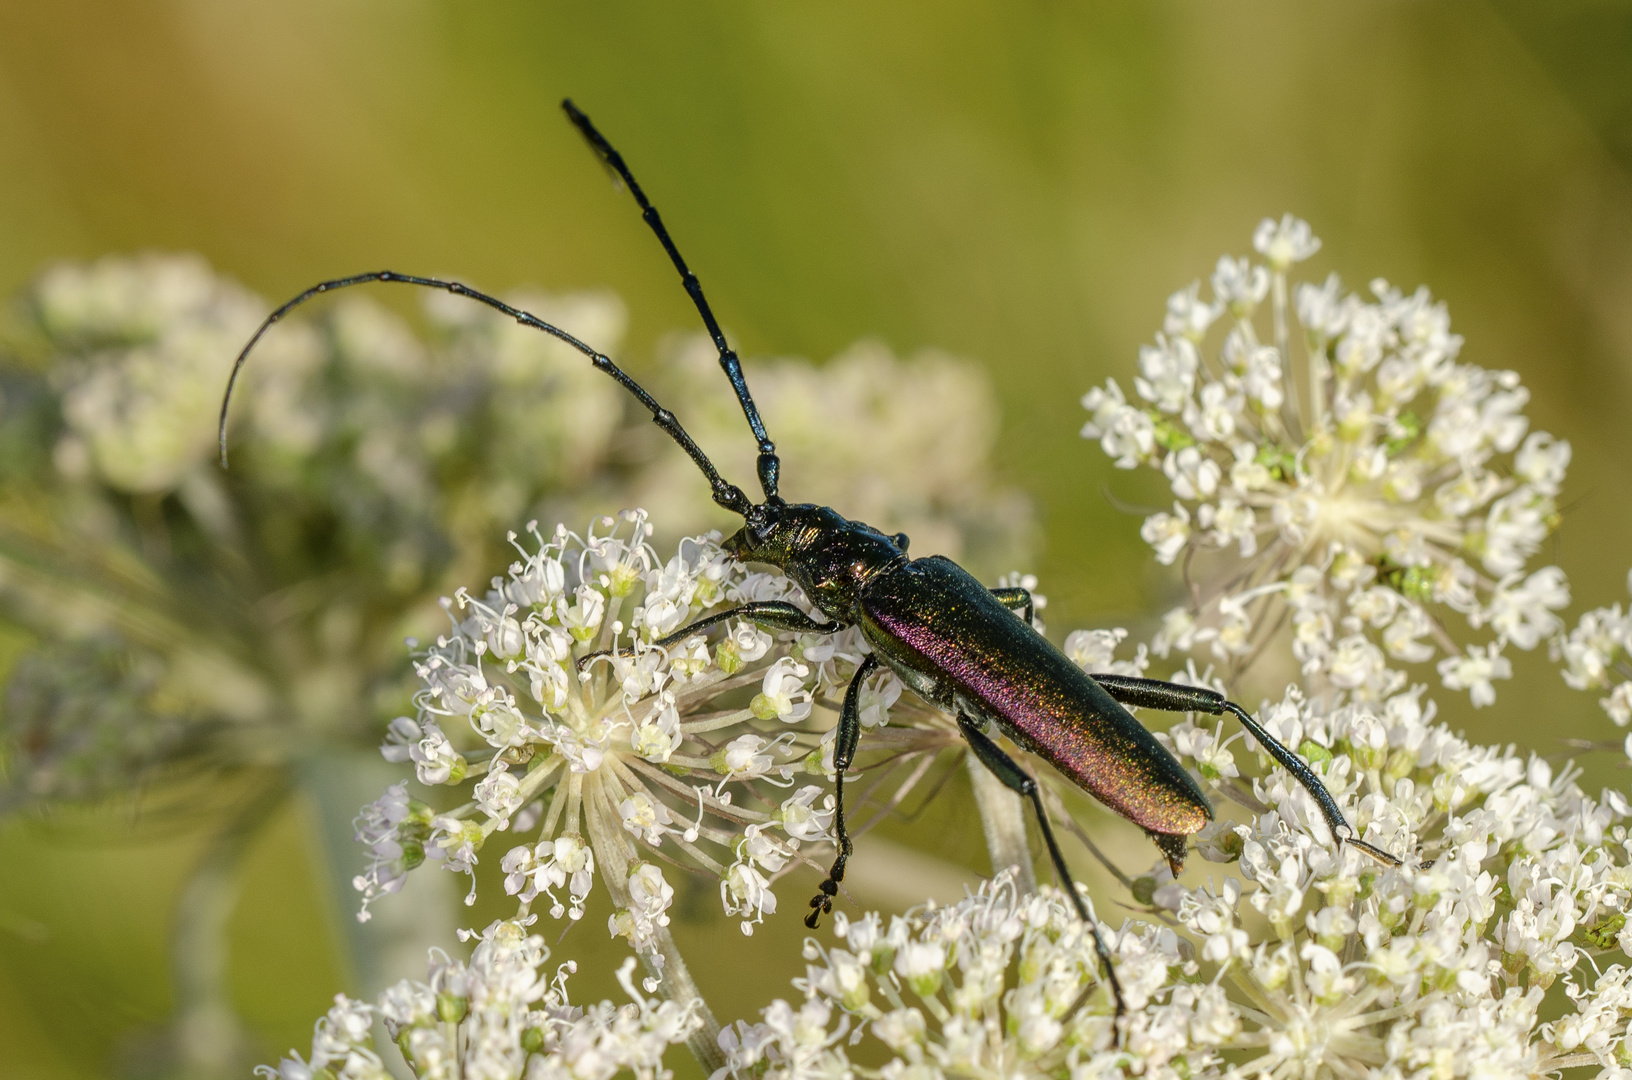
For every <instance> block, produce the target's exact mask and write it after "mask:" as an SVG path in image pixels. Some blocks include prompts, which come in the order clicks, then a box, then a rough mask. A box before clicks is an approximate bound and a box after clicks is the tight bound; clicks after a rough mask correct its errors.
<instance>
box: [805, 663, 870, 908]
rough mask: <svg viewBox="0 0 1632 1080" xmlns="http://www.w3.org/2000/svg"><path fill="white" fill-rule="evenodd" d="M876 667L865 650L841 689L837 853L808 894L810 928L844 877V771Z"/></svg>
mask: <svg viewBox="0 0 1632 1080" xmlns="http://www.w3.org/2000/svg"><path fill="white" fill-rule="evenodd" d="M877 669H878V654H877V653H868V654H867V655H866V657H865V658H863V659H862V661H861V666H860V667H858V668H856V673H855V674H854V675H853V676H851V678H850V685H849V686H848V687H846V688H845V691H844V706H843V707H842V708H841V709H840V710H839V732H838V734H837V735H836V736H834V740H833V809H834V813H833V831H834V835H835V836H836V837H837V838H838V843H837V846H838V849H839V850H838V854H836V855H835V856H834V857H833V868H832V869H831V870H829V871H828V872H827V877H825V878H823V879H822V884H821V886H820V887H819V891H818V892H817V893H816V895H815V896H813V897H811V898H810V914H809V915H806V916H805V925H806V926H808V927H810V928H811V929H812V930H814V929H816V924H817V923H818V922H820V921H821V918H822V916H823V915H825V914H827V913H828V912H830V911H832V910H833V897H834V895H835V894H836V893H837V892H838V891H839V882H841V881H843V880H844V866H845V863H847V862H849V861H850V852H851V849H852V846H853V845H852V844H851V843H850V833H849V831H848V830H846V829H845V827H844V774H845V773H846V772H847V771H849V769H850V765H851V763H852V762H854V761H855V760H856V744H857V743H859V742H860V741H861V684H862V683H863V682H865V681H866V680H867V676H869V675H871V674H872V673H873V672H874V671H876V670H877Z"/></svg>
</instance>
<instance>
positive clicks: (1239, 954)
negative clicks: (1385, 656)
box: [721, 686, 1632, 1080]
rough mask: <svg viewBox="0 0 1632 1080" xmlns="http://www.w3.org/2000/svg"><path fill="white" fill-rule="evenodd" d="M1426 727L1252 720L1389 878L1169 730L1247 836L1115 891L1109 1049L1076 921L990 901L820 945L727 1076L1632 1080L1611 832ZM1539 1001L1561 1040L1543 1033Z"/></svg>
mask: <svg viewBox="0 0 1632 1080" xmlns="http://www.w3.org/2000/svg"><path fill="white" fill-rule="evenodd" d="M1433 711H1434V710H1433V706H1432V703H1431V702H1430V703H1427V704H1424V703H1423V702H1422V694H1421V690H1420V688H1419V689H1417V690H1414V691H1411V692H1408V693H1403V694H1398V695H1395V696H1393V697H1390V698H1388V699H1386V700H1384V701H1381V702H1376V703H1364V702H1349V703H1347V704H1341V705H1338V706H1335V707H1331V706H1325V705H1322V704H1320V703H1318V702H1316V701H1313V700H1311V699H1309V698H1307V697H1305V695H1304V694H1303V693H1302V691H1301V690H1300V689H1299V688H1297V687H1295V686H1294V687H1290V688H1288V690H1287V691H1286V695H1285V697H1284V698H1283V699H1282V700H1281V701H1280V702H1278V703H1275V704H1273V705H1271V706H1268V707H1266V708H1265V709H1264V710H1262V713H1261V717H1260V719H1261V720H1262V722H1263V723H1264V724H1265V726H1266V727H1267V728H1268V729H1269V730H1270V731H1271V732H1272V733H1274V734H1275V735H1277V736H1278V737H1279V738H1281V739H1283V740H1284V741H1286V742H1287V743H1289V744H1290V745H1293V746H1300V747H1301V748H1302V753H1303V755H1304V756H1305V757H1306V758H1307V759H1309V760H1311V761H1313V762H1316V763H1317V765H1318V767H1319V768H1320V769H1321V771H1322V772H1323V774H1324V777H1325V780H1326V783H1327V785H1328V786H1329V787H1330V788H1331V790H1332V792H1333V794H1334V796H1336V797H1337V799H1338V800H1339V802H1340V803H1342V804H1344V805H1345V806H1346V812H1347V813H1348V814H1349V816H1350V819H1351V821H1353V822H1354V823H1355V824H1356V826H1357V827H1358V828H1359V829H1360V830H1361V832H1362V833H1364V834H1365V836H1366V837H1367V838H1368V839H1369V840H1371V841H1372V842H1373V843H1376V844H1378V845H1380V846H1382V847H1384V848H1387V849H1389V850H1393V851H1396V852H1399V853H1401V854H1403V855H1406V856H1407V858H1406V860H1405V862H1404V864H1403V865H1401V866H1399V867H1397V868H1396V867H1383V866H1380V865H1378V864H1376V863H1374V862H1372V861H1371V860H1369V859H1368V858H1366V857H1364V856H1363V855H1362V854H1361V853H1359V852H1357V851H1355V850H1354V849H1353V848H1338V847H1335V846H1333V844H1332V841H1331V837H1330V836H1329V835H1328V834H1327V833H1326V831H1325V829H1324V826H1323V825H1322V824H1321V821H1320V817H1319V815H1318V813H1317V812H1316V810H1315V808H1314V805H1313V803H1312V801H1311V800H1310V799H1309V798H1308V796H1307V794H1306V793H1305V792H1304V791H1303V789H1302V788H1301V787H1299V786H1298V785H1297V784H1296V782H1295V781H1293V780H1292V778H1291V777H1290V776H1288V775H1287V774H1286V773H1284V772H1282V771H1280V770H1278V769H1270V770H1268V772H1267V773H1266V779H1264V780H1261V781H1258V782H1255V783H1254V784H1253V786H1252V788H1251V789H1250V790H1248V789H1246V788H1245V787H1242V786H1241V785H1239V784H1238V783H1234V782H1232V781H1230V780H1229V779H1228V778H1233V777H1234V776H1236V775H1237V769H1236V768H1235V765H1234V762H1233V755H1232V752H1231V751H1230V748H1229V747H1228V745H1227V744H1226V745H1224V746H1222V747H1221V746H1219V745H1217V743H1216V742H1215V740H1214V739H1213V738H1211V737H1210V736H1211V732H1208V731H1205V730H1204V729H1197V728H1196V727H1195V726H1194V725H1193V724H1191V723H1188V722H1187V723H1186V724H1184V725H1181V727H1180V728H1179V729H1176V730H1175V731H1174V732H1173V733H1172V739H1171V741H1172V744H1173V745H1174V747H1175V749H1176V750H1177V751H1178V753H1179V754H1180V757H1181V759H1183V760H1185V762H1186V764H1187V765H1191V766H1193V767H1194V768H1195V769H1196V770H1197V771H1198V772H1201V773H1202V774H1203V775H1204V776H1209V777H1212V778H1214V779H1215V780H1221V781H1224V782H1225V784H1226V786H1224V787H1223V788H1221V789H1220V790H1219V793H1220V794H1224V795H1227V796H1229V797H1231V798H1232V799H1233V800H1234V801H1235V802H1237V803H1238V804H1239V805H1242V806H1244V807H1247V808H1248V809H1249V811H1250V812H1249V815H1248V820H1247V822H1246V823H1245V824H1239V823H1236V822H1233V821H1222V822H1220V823H1217V824H1215V825H1213V826H1211V827H1209V829H1207V830H1206V831H1205V832H1203V833H1202V834H1201V835H1200V836H1198V841H1199V844H1200V854H1201V855H1202V856H1203V857H1204V858H1205V859H1207V860H1210V861H1211V862H1212V863H1213V864H1214V866H1213V867H1212V868H1211V869H1212V870H1213V872H1214V873H1218V874H1221V876H1218V877H1215V876H1212V875H1211V874H1210V875H1209V876H1208V877H1207V879H1206V880H1205V881H1204V882H1200V883H1196V884H1192V883H1188V882H1181V881H1175V880H1173V878H1172V877H1171V874H1170V873H1169V872H1168V871H1167V870H1166V868H1165V863H1162V862H1160V861H1158V863H1157V869H1155V870H1153V871H1152V872H1151V874H1150V875H1148V876H1147V877H1145V878H1143V879H1141V880H1139V881H1136V882H1135V892H1136V895H1142V896H1144V897H1148V898H1149V903H1150V907H1149V909H1148V910H1149V912H1150V914H1151V915H1153V916H1155V919H1156V921H1155V922H1143V921H1131V922H1127V923H1125V924H1124V925H1123V926H1122V927H1121V928H1120V929H1118V930H1116V931H1114V932H1110V931H1108V930H1106V931H1104V932H1105V936H1106V939H1107V943H1108V945H1109V947H1110V949H1111V952H1112V954H1113V956H1114V959H1115V965H1116V972H1117V976H1118V978H1119V980H1120V982H1121V985H1122V988H1123V993H1124V998H1125V1001H1126V1004H1127V1007H1128V1010H1129V1013H1128V1019H1127V1021H1126V1024H1125V1028H1124V1029H1123V1030H1122V1031H1121V1032H1120V1037H1119V1036H1118V1033H1117V1032H1116V1030H1115V1029H1116V1027H1117V1025H1116V1022H1115V1020H1114V1011H1115V1010H1114V1002H1113V999H1112V997H1111V994H1110V992H1109V990H1108V986H1107V984H1106V983H1105V982H1104V980H1103V977H1102V975H1101V974H1100V972H1099V969H1098V964H1097V961H1096V959H1095V954H1094V951H1093V948H1092V944H1091V942H1090V940H1089V939H1088V937H1087V935H1086V933H1085V932H1084V929H1083V927H1082V926H1081V924H1080V923H1079V921H1078V920H1077V917H1076V915H1075V914H1074V912H1073V910H1072V908H1071V907H1070V906H1069V905H1067V904H1066V903H1065V900H1064V898H1063V897H1062V896H1060V895H1059V894H1058V892H1056V891H1052V890H1045V891H1044V893H1043V894H1042V895H1034V896H1024V895H1020V894H1018V893H1017V891H1016V890H1015V888H1014V886H1013V883H1012V881H1011V880H1009V879H1007V878H1004V877H1000V878H999V879H998V880H997V881H995V882H993V883H991V884H989V885H987V886H985V887H983V888H982V889H981V891H980V893H979V894H978V895H976V896H972V897H969V898H968V899H966V900H964V901H962V902H960V903H958V904H955V905H952V906H948V907H936V906H934V905H929V906H926V907H924V908H920V909H917V910H915V911H913V912H910V913H909V914H907V915H906V916H898V917H894V918H892V919H890V920H889V921H888V922H886V921H885V920H884V919H881V918H880V917H879V916H877V915H872V914H870V915H867V916H866V917H864V918H861V919H852V920H845V919H839V920H837V921H836V928H835V933H836V934H837V936H838V937H839V938H841V939H842V941H843V945H842V946H839V945H834V946H832V947H826V946H823V945H821V944H818V943H817V942H815V941H811V942H809V943H807V946H806V958H807V961H808V967H807V969H806V974H805V976H804V978H803V979H801V980H796V982H795V985H796V986H797V987H798V988H799V989H800V990H802V991H803V993H804V1001H803V1002H802V1003H801V1004H789V1003H787V1002H781V1001H779V1002H777V1003H775V1004H774V1005H772V1006H771V1007H770V1008H768V1009H766V1010H765V1011H764V1013H763V1016H762V1019H761V1021H760V1022H758V1023H746V1022H738V1023H737V1024H736V1025H735V1026H734V1027H733V1028H731V1029H728V1030H727V1031H726V1032H724V1033H722V1036H721V1046H722V1049H724V1050H725V1051H726V1053H727V1056H728V1059H729V1065H728V1070H729V1072H730V1073H731V1074H732V1075H733V1076H736V1077H739V1078H747V1077H755V1078H774V1080H796V1078H804V1077H833V1076H839V1075H844V1074H846V1073H848V1072H850V1071H851V1070H852V1066H851V1064H850V1061H849V1057H848V1055H849V1054H850V1053H851V1052H852V1051H851V1049H850V1048H851V1047H854V1046H856V1045H857V1044H858V1043H863V1044H866V1047H867V1049H866V1055H867V1057H869V1058H874V1059H876V1058H878V1057H879V1056H882V1057H883V1058H884V1059H885V1061H886V1064H884V1065H883V1067H882V1068H881V1069H879V1070H878V1075H880V1076H882V1077H886V1078H889V1080H906V1078H911V1080H940V1078H942V1077H945V1076H954V1075H1005V1076H1006V1075H1018V1074H1022V1073H1023V1074H1026V1075H1043V1076H1055V1077H1061V1078H1064V1077H1068V1076H1069V1077H1071V1078H1073V1080H1078V1078H1081V1077H1091V1076H1101V1075H1106V1076H1120V1075H1142V1076H1146V1077H1152V1076H1155V1077H1196V1076H1225V1075H1237V1074H1238V1073H1246V1074H1261V1075H1276V1076H1279V1075H1306V1076H1315V1075H1333V1076H1359V1075H1375V1074H1377V1071H1378V1070H1383V1072H1382V1075H1392V1076H1414V1075H1422V1076H1427V1075H1433V1076H1464V1075H1527V1076H1533V1075H1541V1074H1546V1073H1553V1072H1556V1071H1557V1070H1560V1069H1564V1068H1570V1067H1576V1066H1587V1065H1591V1066H1596V1067H1598V1068H1600V1069H1602V1070H1604V1073H1603V1074H1602V1075H1616V1074H1617V1073H1616V1070H1624V1069H1625V1068H1626V1067H1627V1066H1628V1065H1629V1064H1632V1048H1629V1047H1628V1045H1627V1041H1626V1040H1627V1034H1628V1020H1629V1018H1632V970H1629V968H1628V966H1627V957H1628V956H1629V955H1632V927H1629V926H1628V925H1627V922H1626V918H1625V911H1626V907H1627V902H1628V900H1629V899H1632V835H1629V832H1628V828H1627V820H1628V818H1629V817H1632V807H1629V806H1628V805H1627V802H1626V800H1624V799H1622V798H1620V797H1619V796H1614V795H1612V796H1610V797H1609V801H1608V802H1604V803H1601V802H1598V801H1595V800H1593V799H1590V798H1588V797H1587V796H1585V795H1584V794H1583V793H1582V792H1581V790H1580V789H1579V788H1578V787H1577V786H1576V785H1575V784H1574V783H1573V782H1572V778H1571V775H1570V774H1569V773H1568V772H1564V773H1555V772H1554V771H1553V770H1552V768H1551V767H1550V766H1548V765H1547V764H1546V763H1545V762H1544V761H1541V760H1540V759H1538V758H1534V757H1531V758H1524V757H1521V756H1519V755H1517V754H1515V753H1514V752H1513V751H1512V750H1506V751H1504V750H1500V749H1497V748H1493V747H1481V746H1476V745H1472V744H1470V743H1468V742H1466V741H1465V740H1463V739H1461V738H1459V737H1457V736H1455V735H1453V734H1452V733H1451V732H1450V731H1448V730H1447V729H1446V728H1445V727H1444V726H1443V725H1439V724H1436V723H1434V722H1433ZM1198 747H1199V749H1198ZM1264 760H1265V762H1267V758H1265V759H1264ZM1194 876H1195V877H1199V876H1200V875H1199V874H1196V875H1194ZM1555 983H1559V984H1562V986H1563V988H1564V995H1563V999H1562V1000H1561V1001H1560V1002H1559V1004H1560V1005H1562V1006H1563V1015H1562V1016H1559V1017H1558V1018H1556V1019H1552V1020H1548V1021H1545V1022H1543V1021H1542V1019H1541V1005H1542V998H1543V994H1544V992H1545V990H1546V989H1547V988H1548V987H1549V986H1551V985H1553V984H1555ZM870 1074H871V1072H870V1071H869V1075H870Z"/></svg>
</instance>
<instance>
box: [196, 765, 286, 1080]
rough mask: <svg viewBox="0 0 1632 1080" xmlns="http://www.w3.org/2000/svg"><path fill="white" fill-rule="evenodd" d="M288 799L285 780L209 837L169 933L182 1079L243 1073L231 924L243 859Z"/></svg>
mask: <svg viewBox="0 0 1632 1080" xmlns="http://www.w3.org/2000/svg"><path fill="white" fill-rule="evenodd" d="M288 794H289V786H288V784H287V782H286V781H285V780H284V778H283V777H281V776H279V777H278V778H277V779H275V780H273V781H272V782H271V783H269V784H268V785H267V786H266V787H264V788H263V790H262V791H261V792H260V793H259V794H258V795H256V796H255V797H254V798H253V799H251V800H250V801H249V802H248V803H247V804H245V805H244V806H243V807H242V808H241V809H240V810H239V811H238V812H237V813H236V814H234V815H233V817H232V819H231V820H230V821H228V822H227V824H226V826H225V827H224V828H222V829H221V831H220V832H218V833H216V834H215V835H214V836H213V837H211V838H210V841H209V845H208V846H207V847H206V848H205V851H204V854H203V856H202V857H201V858H200V859H199V862H198V865H197V866H196V867H195V868H194V870H193V874H192V876H191V877H190V878H189V879H188V881H187V885H186V888H184V889H183V890H182V894H181V899H180V901H179V902H178V903H177V905H176V913H175V922H174V924H173V927H172V930H171V935H170V973H171V978H172V979H173V980H174V983H175V996H176V1005H175V1015H174V1038H175V1054H176V1067H177V1072H178V1074H179V1075H180V1076H183V1077H186V1078H189V1080H194V1078H197V1080H204V1078H209V1080H215V1078H219V1077H226V1076H230V1075H232V1074H233V1073H234V1072H236V1071H240V1070H241V1068H242V1061H241V1059H242V1058H243V1056H244V1054H245V1051H246V1050H247V1049H248V1045H247V1040H246V1037H245V1033H244V1029H243V1024H242V1022H241V1021H240V1020H239V1018H238V1015H237V1013H236V1012H234V1011H233V1008H232V996H231V993H230V992H229V990H228V987H227V921H228V919H230V918H231V916H232V910H233V907H234V906H235V905H236V903H237V900H238V869H239V866H240V865H241V864H242V862H243V859H244V855H245V853H246V852H247V851H248V850H249V847H250V845H251V844H252V843H254V841H255V838H256V837H257V836H258V835H259V834H260V830H261V827H262V826H263V825H264V824H265V823H266V822H267V821H268V820H269V819H270V818H271V817H272V815H273V814H275V813H276V812H277V809H278V807H279V806H280V805H281V804H282V802H283V801H284V799H285V798H286V797H287V796H288Z"/></svg>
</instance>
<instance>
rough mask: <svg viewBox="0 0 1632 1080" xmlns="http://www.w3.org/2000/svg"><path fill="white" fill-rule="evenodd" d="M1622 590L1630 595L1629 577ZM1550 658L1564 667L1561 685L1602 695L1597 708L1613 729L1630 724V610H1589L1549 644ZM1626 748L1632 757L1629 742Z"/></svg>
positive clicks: (1631, 582) (1614, 607)
mask: <svg viewBox="0 0 1632 1080" xmlns="http://www.w3.org/2000/svg"><path fill="white" fill-rule="evenodd" d="M1626 587H1627V591H1628V592H1632V573H1628V574H1627V577H1626ZM1553 654H1554V659H1557V660H1559V661H1561V662H1562V663H1563V665H1564V681H1565V682H1567V683H1569V684H1570V685H1571V686H1572V687H1574V688H1575V689H1577V690H1598V691H1604V692H1605V693H1604V696H1603V697H1601V698H1599V699H1598V704H1599V705H1600V706H1602V707H1603V710H1604V712H1606V713H1608V714H1609V718H1610V719H1611V720H1613V721H1615V726H1617V727H1626V725H1627V724H1629V723H1632V608H1629V609H1628V610H1626V611H1622V610H1621V605H1620V604H1612V605H1610V606H1609V607H1601V608H1593V609H1592V610H1591V611H1589V612H1587V613H1586V614H1584V615H1582V616H1581V619H1580V621H1578V622H1577V623H1576V624H1575V628H1574V629H1573V630H1571V631H1570V632H1569V634H1567V635H1561V636H1560V637H1559V638H1558V639H1557V640H1555V641H1554V642H1553ZM1627 745H1628V748H1629V749H1628V753H1629V754H1632V741H1629V742H1628V744H1627Z"/></svg>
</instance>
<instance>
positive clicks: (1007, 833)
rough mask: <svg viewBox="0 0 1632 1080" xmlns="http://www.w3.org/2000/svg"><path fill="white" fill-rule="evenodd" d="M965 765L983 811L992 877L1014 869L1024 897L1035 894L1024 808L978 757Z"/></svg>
mask: <svg viewBox="0 0 1632 1080" xmlns="http://www.w3.org/2000/svg"><path fill="white" fill-rule="evenodd" d="M964 761H965V762H966V763H967V764H968V766H969V786H970V787H972V788H974V790H975V806H977V807H978V808H979V809H980V828H981V831H982V832H983V833H985V835H986V851H987V853H988V854H989V855H990V856H991V860H992V874H993V876H996V875H997V874H999V873H1001V872H1002V871H1004V870H1006V869H1008V868H1009V867H1011V866H1012V867H1014V870H1015V878H1014V883H1015V886H1016V887H1017V888H1018V889H1020V891H1021V892H1023V893H1034V892H1036V891H1037V875H1036V873H1035V872H1034V871H1033V870H1032V865H1031V846H1030V845H1029V844H1027V843H1026V808H1025V805H1024V804H1023V803H1022V802H1021V801H1020V796H1018V795H1016V794H1015V793H1014V792H1012V791H1010V790H1009V789H1008V788H1006V787H1004V786H1003V781H1001V780H999V779H998V778H997V777H995V776H993V775H992V773H991V770H989V769H987V768H986V766H984V765H982V764H981V763H980V762H979V760H977V759H976V758H975V755H973V754H965V755H964Z"/></svg>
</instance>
